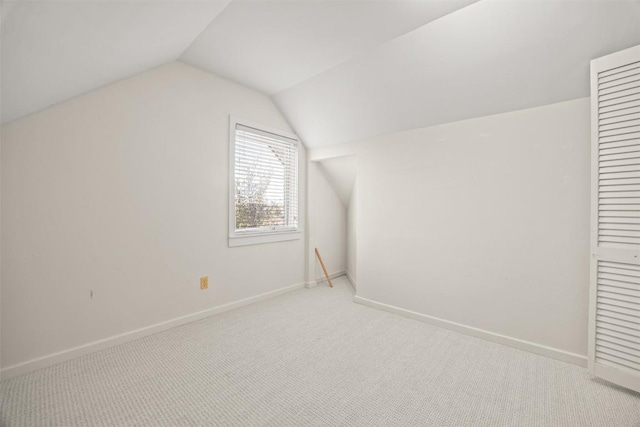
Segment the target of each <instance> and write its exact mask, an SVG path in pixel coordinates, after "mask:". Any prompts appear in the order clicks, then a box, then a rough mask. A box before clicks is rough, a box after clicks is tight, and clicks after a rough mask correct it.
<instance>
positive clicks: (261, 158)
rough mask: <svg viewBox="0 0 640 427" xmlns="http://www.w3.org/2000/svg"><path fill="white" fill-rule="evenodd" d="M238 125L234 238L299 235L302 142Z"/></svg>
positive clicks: (234, 179) (234, 161)
mask: <svg viewBox="0 0 640 427" xmlns="http://www.w3.org/2000/svg"><path fill="white" fill-rule="evenodd" d="M232 125H234V126H235V127H234V129H232V130H233V135H234V136H233V141H232V147H233V150H234V158H233V203H234V209H233V224H232V230H230V231H231V235H230V237H232V238H233V237H242V236H255V235H262V234H277V233H291V232H297V231H298V144H299V142H298V140H297V139H294V138H293V136H292V137H287V136H284V135H282V134H280V133H272V132H269V131H266V130H264V129H259V128H258V127H257V126H255V127H254V126H247V125H244V124H241V123H237V122H236V123H232Z"/></svg>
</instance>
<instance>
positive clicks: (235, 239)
mask: <svg viewBox="0 0 640 427" xmlns="http://www.w3.org/2000/svg"><path fill="white" fill-rule="evenodd" d="M237 125H241V126H245V127H249V128H252V129H256V130H258V131H261V132H266V133H270V134H274V135H278V136H281V137H284V138H287V139H291V140H293V141H296V154H297V156H298V167H297V169H298V177H297V185H298V188H297V197H298V200H297V203H296V206H297V210H298V212H297V218H298V224H297V226H296V228H295V229H290V230H276V231H271V230H268V231H267V230H252V231H243V232H238V231H236V176H235V175H236V174H235V171H236V128H237ZM301 145H302V144H301V142H300V139H299V138H298V136H297V135H295V134H293V133H290V132H285V131H283V130H280V129H274V128H271V127H268V126H264V125H262V124H260V123H256V122H252V121H250V120H245V119H241V118H239V117H235V116H232V115H231V116H229V247H230V248H232V247H237V246H246V245H259V244H263V243H274V242H283V241H288V240H298V239H301V238H302V231H301V229H302V227H301V222H302V218H301V216H300V177H301V172H302V156H301V147H300V146H301Z"/></svg>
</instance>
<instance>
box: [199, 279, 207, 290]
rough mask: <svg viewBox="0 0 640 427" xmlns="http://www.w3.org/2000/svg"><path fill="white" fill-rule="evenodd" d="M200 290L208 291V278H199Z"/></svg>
mask: <svg viewBox="0 0 640 427" xmlns="http://www.w3.org/2000/svg"><path fill="white" fill-rule="evenodd" d="M200 289H209V276H204V277H201V278H200Z"/></svg>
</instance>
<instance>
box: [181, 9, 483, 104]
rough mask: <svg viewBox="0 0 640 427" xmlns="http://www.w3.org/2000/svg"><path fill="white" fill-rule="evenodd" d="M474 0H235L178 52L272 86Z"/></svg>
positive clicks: (256, 84) (255, 84)
mask: <svg viewBox="0 0 640 427" xmlns="http://www.w3.org/2000/svg"><path fill="white" fill-rule="evenodd" d="M474 1H477V0H428V1H425V0H420V1H416V0H413V1H411V0H410V1H407V0H394V1H379V0H378V1H361V0H360V1H352V0H351V1H327V0H304V1H247V0H235V1H234V2H232V3H231V4H230V5H229V6H228V7H227V8H226V9H225V10H224V12H222V13H221V14H220V16H218V17H217V18H216V20H215V21H214V22H212V23H211V25H209V27H208V28H207V29H206V30H205V31H204V32H203V33H202V34H200V36H199V37H198V38H197V39H196V40H195V42H194V43H193V44H192V45H191V46H190V47H189V49H187V51H186V52H185V53H184V54H183V55H182V57H181V59H182V60H183V61H185V62H187V63H189V64H192V65H195V66H197V67H200V68H202V69H204V70H208V71H211V72H213V73H215V74H217V75H219V76H222V77H226V78H229V79H232V80H235V81H237V82H239V83H241V84H243V85H245V86H249V87H252V88H255V89H258V90H260V91H263V92H266V93H268V94H274V93H277V92H280V91H282V90H284V89H287V88H289V87H291V86H294V85H296V84H298V83H301V82H303V81H305V80H307V79H309V78H310V77H313V76H315V75H316V74H319V73H321V72H323V71H326V70H328V69H330V68H333V67H335V66H336V65H339V64H340V63H342V62H344V61H346V60H348V59H350V58H352V57H353V56H355V55H358V54H360V53H361V52H363V51H365V50H366V49H368V48H371V47H373V46H376V45H378V44H380V43H383V42H385V41H387V40H391V39H393V38H395V37H398V36H400V35H402V34H405V33H408V32H409V31H411V30H413V29H415V28H417V27H420V26H422V25H424V24H426V23H428V22H431V21H433V20H435V19H437V18H440V17H441V16H444V15H446V14H448V13H451V12H453V11H455V10H457V9H460V8H461V7H463V6H466V5H468V4H471V3H473V2H474Z"/></svg>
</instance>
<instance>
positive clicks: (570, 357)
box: [353, 295, 587, 367]
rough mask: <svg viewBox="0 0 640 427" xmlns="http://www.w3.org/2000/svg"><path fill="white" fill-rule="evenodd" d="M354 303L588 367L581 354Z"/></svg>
mask: <svg viewBox="0 0 640 427" xmlns="http://www.w3.org/2000/svg"><path fill="white" fill-rule="evenodd" d="M353 301H354V302H356V303H358V304H362V305H366V306H369V307H373V308H377V309H379V310H384V311H388V312H389V313H394V314H398V315H400V316H404V317H408V318H410V319H414V320H419V321H421V322H425V323H430V324H432V325H435V326H440V327H442V328H446V329H451V330H454V331H456V332H460V333H463V334H466V335H472V336H474V337H477V338H482V339H485V340H487V341H493V342H496V343H498V344H503V345H507V346H510V347H515V348H517V349H520V350H525V351H529V352H531V353H535V354H539V355H541V356H546V357H550V358H552V359H557V360H561V361H563V362H568V363H573V364H574V365H579V366H584V367H586V366H587V356H582V355H580V354H575V353H570V352H568V351H564V350H560V349H557V348H553V347H547V346H545V345H541V344H536V343H532V342H530V341H524V340H521V339H518V338H512V337H509V336H506V335H500V334H496V333H494V332H489V331H485V330H483V329H478V328H474V327H472V326H467V325H463V324H460V323H455V322H451V321H449V320H444V319H440V318H438V317H433V316H429V315H426V314H422V313H417V312H415V311H410V310H405V309H404V308H400V307H395V306H393V305H388V304H384V303H381V302H377V301H373V300H370V299H366V298H362V297H360V296H357V295H356V296H355V297H353Z"/></svg>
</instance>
